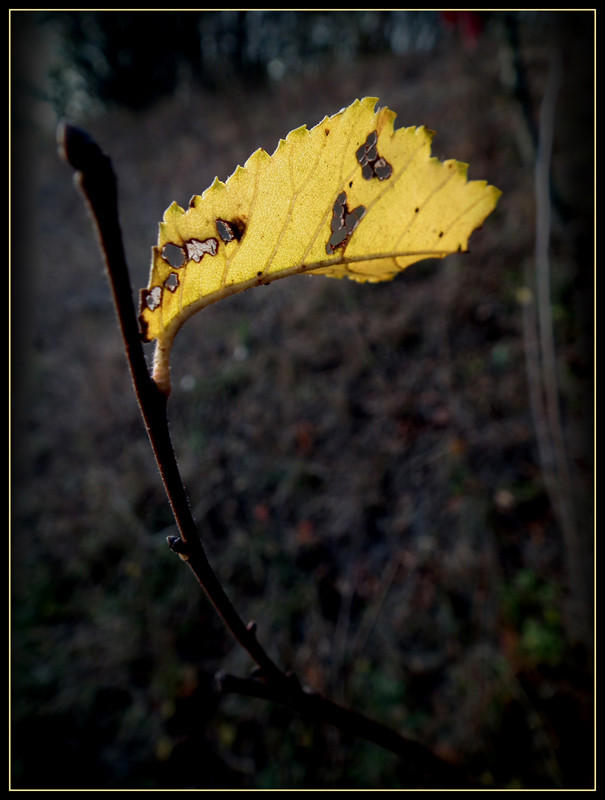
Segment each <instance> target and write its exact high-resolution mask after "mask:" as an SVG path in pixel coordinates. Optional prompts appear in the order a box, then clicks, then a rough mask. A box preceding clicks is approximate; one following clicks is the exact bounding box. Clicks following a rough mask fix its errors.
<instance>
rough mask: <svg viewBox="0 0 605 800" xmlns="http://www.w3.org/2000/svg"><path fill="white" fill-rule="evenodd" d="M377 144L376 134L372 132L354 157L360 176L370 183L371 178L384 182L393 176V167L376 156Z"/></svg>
mask: <svg viewBox="0 0 605 800" xmlns="http://www.w3.org/2000/svg"><path fill="white" fill-rule="evenodd" d="M377 142H378V133H377V132H376V131H372V132H371V133H369V134H368V135H367V137H366V140H365V144H362V145H361V147H358V148H357V150H356V151H355V157H356V158H357V161H358V162H359V164H360V165H361V174H362V175H363V177H364V178H365V180H366V181H370V180H372V178H378V180H379V181H385V180H387V178H390V177H391V175H392V174H393V167H392V166H391V165H390V164H389V162H388V161H387V160H386V159H385V158H382V156H380V155H378V149H377V147H376V145H377Z"/></svg>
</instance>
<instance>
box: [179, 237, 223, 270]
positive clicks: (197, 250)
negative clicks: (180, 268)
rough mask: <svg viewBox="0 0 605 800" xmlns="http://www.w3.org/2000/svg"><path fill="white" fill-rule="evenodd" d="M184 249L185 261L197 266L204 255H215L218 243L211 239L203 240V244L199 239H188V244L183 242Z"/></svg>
mask: <svg viewBox="0 0 605 800" xmlns="http://www.w3.org/2000/svg"><path fill="white" fill-rule="evenodd" d="M185 249H186V251H187V259H188V260H189V261H195V262H196V263H198V264H199V262H200V261H201V260H202V258H204V256H205V255H206V254H208V255H211V256H215V255H216V253H217V250H218V242H217V241H216V239H214V238H213V237H210V238H209V239H204V241H203V242H201V241H200V240H199V239H189V241H188V242H185Z"/></svg>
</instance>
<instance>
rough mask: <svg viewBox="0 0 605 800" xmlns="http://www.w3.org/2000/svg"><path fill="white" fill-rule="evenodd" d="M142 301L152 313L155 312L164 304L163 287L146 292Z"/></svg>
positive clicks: (156, 287)
mask: <svg viewBox="0 0 605 800" xmlns="http://www.w3.org/2000/svg"><path fill="white" fill-rule="evenodd" d="M141 299H142V300H143V302H144V303H145V305H146V306H147V308H148V309H149V310H150V311H155V310H156V308H158V307H159V306H160V304H161V302H162V287H161V286H154V287H153V288H152V289H149V291H147V290H145V291H144V294H143V296H142V298H141Z"/></svg>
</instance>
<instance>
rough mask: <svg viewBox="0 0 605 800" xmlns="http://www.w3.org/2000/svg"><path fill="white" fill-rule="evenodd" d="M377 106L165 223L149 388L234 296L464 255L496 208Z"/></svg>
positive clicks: (213, 191)
mask: <svg viewBox="0 0 605 800" xmlns="http://www.w3.org/2000/svg"><path fill="white" fill-rule="evenodd" d="M376 103H377V99H376V98H373V97H366V98H365V99H363V100H356V101H355V102H354V103H353V104H352V105H351V106H349V108H347V109H343V110H342V111H340V112H339V113H338V114H335V115H334V116H332V117H326V118H325V119H324V120H323V121H322V122H320V123H319V125H316V126H315V127H314V128H313V129H312V130H308V129H307V128H306V127H305V126H303V127H301V128H297V129H296V130H294V131H292V132H291V133H289V134H288V136H287V137H286V139H285V140H283V139H282V140H281V141H280V142H279V144H278V146H277V148H276V150H275V152H274V153H273V155H272V156H269V155H268V154H267V153H266V152H265V151H264V150H257V151H256V152H255V153H254V154H253V155H252V156H251V157H250V158H249V159H248V161H247V162H246V164H245V166H244V167H243V168H242V167H238V168H237V169H236V170H235V172H234V173H233V175H231V177H230V178H229V179H228V180H227V181H226V182H225V183H223V182H221V181H219V180H218V178H217V179H215V181H214V183H213V184H212V186H210V188H209V189H207V190H206V191H205V192H204V194H203V195H202V196H201V197H200V196H195V197H193V198H192V199H191V202H190V204H189V208H188V209H187V211H185V210H184V209H182V208H180V207H179V206H178V205H177V204H176V203H173V204H172V205H171V206H170V207H169V208H168V210H167V211H166V213H165V214H164V220H163V222H161V223H160V232H159V239H158V244H157V246H156V247H154V248H153V257H152V264H151V275H150V279H149V285H148V288H147V289H143V290H142V292H141V312H140V317H139V320H140V325H141V331H142V336H143V339H144V340H145V341H152V340H154V339H156V340H157V344H156V353H155V361H154V380H155V381H156V383H157V384H158V386H159V387H160V388H161V389H162V391H164V392H166V393H168V392H169V391H170V378H169V358H170V349H171V347H172V342H173V341H174V337H175V335H176V333H177V331H178V330H179V328H180V327H181V325H182V324H183V322H185V320H186V319H188V318H189V317H190V316H191V315H192V314H194V313H196V312H197V311H199V310H200V309H202V308H204V307H205V306H207V305H209V304H210V303H214V302H216V301H217V300H221V299H222V298H224V297H227V296H228V295H231V294H235V293H236V292H240V291H243V290H244V289H248V288H250V287H252V286H258V285H260V284H265V283H270V282H271V281H273V280H276V279H278V278H283V277H286V276H288V275H294V274H299V273H311V274H314V275H329V276H332V277H338V278H341V277H345V276H346V277H348V278H352V279H353V280H357V281H372V282H375V281H384V280H390V279H391V278H393V277H394V276H395V275H397V274H398V273H399V272H401V271H402V270H403V269H405V268H406V267H407V266H409V265H410V264H413V263H414V262H415V261H420V260H421V259H425V258H444V257H445V256H447V255H449V254H450V253H456V252H464V251H466V250H467V247H468V240H469V237H470V235H471V233H472V232H473V231H474V230H475V229H476V228H478V227H480V226H481V224H482V223H483V221H484V220H485V218H486V217H487V216H488V214H490V213H491V212H492V211H493V210H494V208H495V207H496V204H497V202H498V198H499V197H500V191H499V190H498V189H496V188H495V187H493V186H488V185H487V183H486V181H471V182H469V181H467V177H466V174H467V169H468V166H467V165H466V164H463V163H461V162H459V161H451V160H450V161H444V162H440V161H439V160H438V159H436V158H431V155H430V153H431V141H432V138H433V136H434V133H433V132H432V131H429V130H428V129H427V128H425V127H423V126H421V127H411V128H399V129H397V130H395V129H394V121H395V116H396V115H395V114H394V112H393V111H391V110H389V109H388V108H380V109H378V110H375V107H376Z"/></svg>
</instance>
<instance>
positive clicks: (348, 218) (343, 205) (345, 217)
mask: <svg viewBox="0 0 605 800" xmlns="http://www.w3.org/2000/svg"><path fill="white" fill-rule="evenodd" d="M365 213H366V210H365V208H364V206H357V208H354V209H353V210H352V211H349V209H348V208H347V195H346V192H341V193H340V194H339V195H338V197H337V198H336V200H335V201H334V206H333V207H332V221H331V222H330V230H331V231H332V235H331V236H330V238H329V239H328V243H327V245H326V253H327V254H328V255H329V256H331V255H332V254H333V252H334V250H336V248H337V247H346V245H347V244H348V242H349V239H350V238H351V236H352V235H353V231H354V230H355V228H357V226H358V225H359V222H360V220H361V218H362V217H363V215H364V214H365Z"/></svg>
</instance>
